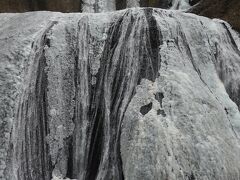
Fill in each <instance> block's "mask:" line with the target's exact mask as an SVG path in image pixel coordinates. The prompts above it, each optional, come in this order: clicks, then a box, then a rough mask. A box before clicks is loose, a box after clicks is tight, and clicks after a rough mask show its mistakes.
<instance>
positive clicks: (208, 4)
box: [191, 0, 240, 32]
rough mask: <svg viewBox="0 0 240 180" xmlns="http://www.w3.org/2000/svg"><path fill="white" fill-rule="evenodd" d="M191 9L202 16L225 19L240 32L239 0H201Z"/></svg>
mask: <svg viewBox="0 0 240 180" xmlns="http://www.w3.org/2000/svg"><path fill="white" fill-rule="evenodd" d="M198 1H199V0H198ZM194 3H197V2H193V4H194ZM191 11H192V12H194V13H196V14H199V15H202V16H207V17H210V18H220V19H223V20H225V21H227V22H229V23H230V24H231V25H232V26H233V28H234V29H236V30H237V31H238V32H240V1H239V0H201V1H200V2H199V3H198V4H196V5H195V6H194V8H193V9H192V10H191Z"/></svg>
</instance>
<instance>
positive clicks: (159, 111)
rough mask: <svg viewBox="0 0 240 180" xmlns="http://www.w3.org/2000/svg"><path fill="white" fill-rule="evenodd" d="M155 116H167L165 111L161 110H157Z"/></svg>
mask: <svg viewBox="0 0 240 180" xmlns="http://www.w3.org/2000/svg"><path fill="white" fill-rule="evenodd" d="M157 115H162V116H163V117H166V116H167V115H166V113H165V111H164V110H162V109H158V110H157Z"/></svg>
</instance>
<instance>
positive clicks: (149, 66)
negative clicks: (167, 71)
mask: <svg viewBox="0 0 240 180" xmlns="http://www.w3.org/2000/svg"><path fill="white" fill-rule="evenodd" d="M144 13H145V16H146V20H147V23H148V33H147V34H146V36H147V39H146V41H147V42H146V47H144V46H143V47H140V48H143V49H141V50H140V54H139V56H140V57H142V58H141V61H140V77H139V80H138V84H139V83H140V81H141V79H142V78H145V79H148V80H150V81H153V82H154V81H155V79H156V77H157V76H158V71H159V69H160V66H161V59H160V56H159V47H160V45H162V44H163V42H162V41H161V40H162V35H161V32H160V31H159V29H158V26H157V21H156V19H155V18H154V16H153V9H152V8H145V9H144ZM140 38H141V40H140V41H144V39H142V37H140ZM145 48H147V49H145Z"/></svg>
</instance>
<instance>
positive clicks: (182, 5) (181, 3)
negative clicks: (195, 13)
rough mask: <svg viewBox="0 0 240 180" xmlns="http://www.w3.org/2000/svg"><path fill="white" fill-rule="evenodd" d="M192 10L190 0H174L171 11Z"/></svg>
mask: <svg viewBox="0 0 240 180" xmlns="http://www.w3.org/2000/svg"><path fill="white" fill-rule="evenodd" d="M188 8H190V4H189V0H172V7H171V8H170V9H175V10H179V9H180V10H186V9H188Z"/></svg>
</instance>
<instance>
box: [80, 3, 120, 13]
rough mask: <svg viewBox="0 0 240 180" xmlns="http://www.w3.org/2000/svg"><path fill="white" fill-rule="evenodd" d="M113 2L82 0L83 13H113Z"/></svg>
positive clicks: (114, 5)
mask: <svg viewBox="0 0 240 180" xmlns="http://www.w3.org/2000/svg"><path fill="white" fill-rule="evenodd" d="M115 10H116V3H115V0H83V8H82V11H83V12H89V13H94V12H95V13H98V12H108V11H115Z"/></svg>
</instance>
